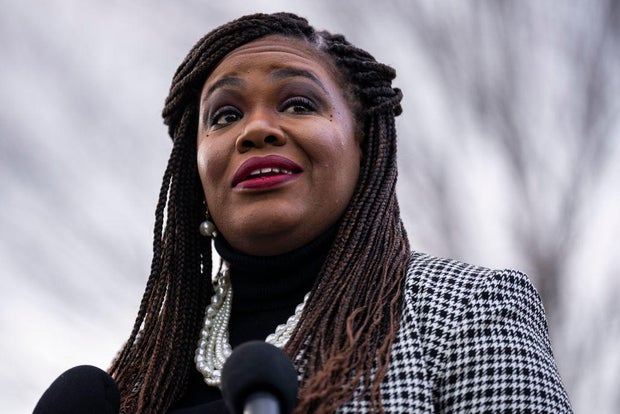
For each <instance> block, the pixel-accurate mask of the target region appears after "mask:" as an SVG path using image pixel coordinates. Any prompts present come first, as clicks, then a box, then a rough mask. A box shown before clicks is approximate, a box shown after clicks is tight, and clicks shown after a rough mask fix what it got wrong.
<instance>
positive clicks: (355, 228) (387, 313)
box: [110, 13, 409, 413]
mask: <svg viewBox="0 0 620 414" xmlns="http://www.w3.org/2000/svg"><path fill="white" fill-rule="evenodd" d="M273 34H279V35H284V36H288V37H293V38H297V39H301V40H303V41H306V42H308V43H309V44H311V45H314V46H315V47H316V48H317V49H318V50H319V51H321V52H322V53H325V54H326V55H327V56H328V57H329V58H330V59H331V61H333V62H334V64H335V66H336V68H337V69H338V72H339V74H340V75H341V76H340V77H341V79H340V84H341V85H342V86H343V87H344V88H345V93H347V94H349V95H351V96H352V97H353V98H352V99H351V101H352V105H353V106H354V108H353V109H354V110H355V112H356V117H357V121H358V124H360V125H361V133H362V135H363V142H362V152H363V155H362V163H361V168H360V177H359V181H358V184H357V188H356V191H355V194H354V195H353V197H352V199H351V201H350V203H349V206H348V208H347V210H346V212H345V213H344V216H343V218H342V220H341V224H340V228H339V232H338V236H337V237H336V240H335V241H334V244H333V246H332V247H331V249H330V252H329V254H328V257H327V259H326V261H325V263H324V265H323V268H322V269H321V272H320V274H319V275H318V277H317V280H316V282H315V286H314V288H313V289H312V292H311V294H310V297H309V299H308V302H307V304H306V307H305V309H304V312H303V315H302V317H301V323H300V325H299V326H298V327H297V329H296V330H295V332H294V333H293V336H292V337H291V339H290V341H289V342H288V344H287V345H286V347H285V350H286V351H287V352H288V353H289V355H291V356H292V357H294V358H296V359H295V360H296V362H297V364H298V365H299V367H298V368H299V369H300V371H301V372H302V383H301V391H300V401H299V404H298V406H297V408H296V412H298V413H304V412H310V411H316V412H331V411H334V410H335V409H336V408H338V407H339V406H341V405H342V404H343V403H345V402H347V401H349V400H351V399H352V398H355V397H357V398H363V397H364V395H368V396H369V402H370V404H371V409H373V411H383V409H382V406H381V395H380V385H381V382H382V380H383V378H384V377H385V375H386V372H387V368H388V364H389V355H390V349H391V346H392V343H393V341H394V338H395V337H396V332H397V329H398V324H399V315H400V311H401V306H402V292H401V289H402V286H403V283H404V277H405V274H406V269H407V265H408V260H409V244H408V241H407V237H406V234H405V230H404V227H403V225H402V222H401V220H400V212H399V208H398V201H397V199H396V188H395V187H396V177H397V169H396V130H395V124H394V117H395V115H398V114H400V112H401V107H400V103H399V102H400V99H401V97H402V94H401V93H400V91H399V90H398V89H394V88H392V86H391V81H392V79H393V78H394V76H395V72H394V70H393V69H392V68H390V67H388V66H386V65H383V64H380V63H378V62H377V61H376V60H375V59H374V58H373V57H372V56H371V55H370V54H368V53H367V52H365V51H363V50H361V49H358V48H356V47H354V46H352V45H351V44H349V43H348V42H347V41H346V40H345V38H344V37H343V36H341V35H332V34H329V33H327V32H315V31H314V29H313V28H312V27H311V26H309V25H308V22H307V21H306V20H305V19H303V18H300V17H297V16H295V15H293V14H287V13H276V14H272V15H267V14H256V15H251V16H245V17H242V18H240V19H237V20H234V21H232V22H230V23H228V24H226V25H224V26H221V27H220V28H218V29H215V30H214V31H212V32H211V33H209V34H207V35H206V36H204V37H203V38H202V39H200V40H199V41H198V43H197V44H196V45H195V46H194V48H193V49H192V50H191V51H190V53H189V54H188V55H187V57H186V58H185V60H184V61H183V63H182V64H181V65H180V66H179V68H178V69H177V71H176V73H175V75H174V77H173V81H172V86H171V88H170V93H169V95H168V98H167V99H166V104H165V107H164V110H163V112H162V115H163V118H164V121H165V123H166V124H167V125H168V129H169V134H170V136H171V137H172V138H173V148H172V153H171V156H170V159H169V162H168V166H167V168H166V171H165V173H164V178H163V182H162V188H161V191H160V195H159V200H158V204H157V209H156V214H155V229H154V241H153V261H152V265H151V274H150V276H149V280H148V282H147V286H146V290H145V293H144V296H143V299H142V303H141V305H140V309H139V311H138V317H137V319H136V322H135V325H134V328H133V330H132V333H131V335H130V337H129V340H128V341H127V343H126V345H125V346H124V347H123V349H122V350H121V352H120V353H119V355H118V356H117V358H116V360H115V361H114V363H113V365H112V367H111V368H110V372H111V374H112V375H113V376H114V378H115V379H116V381H117V383H118V385H119V388H120V391H121V401H122V406H121V411H122V412H125V413H146V412H165V411H167V409H168V408H169V407H170V405H171V404H172V403H173V402H174V401H176V400H177V399H178V398H179V397H180V396H181V395H182V393H183V390H184V389H185V388H186V385H187V381H188V377H189V373H190V372H191V371H190V370H191V369H193V363H192V360H193V354H194V348H195V342H196V339H197V337H198V332H199V330H200V325H201V321H202V317H203V312H204V309H205V307H206V305H207V300H208V298H209V296H210V294H211V285H210V275H211V255H212V251H211V244H210V243H209V242H208V241H207V239H205V238H201V237H200V236H199V234H198V231H197V229H198V225H199V223H200V221H201V220H202V215H203V213H204V205H203V203H204V195H203V193H202V189H201V185H200V178H199V176H198V169H197V165H196V133H197V126H198V115H197V113H198V100H199V96H200V91H201V89H202V87H203V85H204V82H205V81H206V79H207V78H208V76H209V74H210V73H211V72H212V71H213V69H214V68H215V66H216V65H217V64H218V63H219V62H220V61H221V60H222V59H223V58H224V57H225V56H226V55H227V54H228V53H230V52H231V51H233V50H234V49H236V48H238V47H239V46H241V45H243V44H246V43H248V42H251V41H252V40H255V39H258V38H260V37H263V36H267V35H273ZM164 219H165V220H166V223H165V227H164ZM360 386H361V392H359V391H358V390H359V387H360Z"/></svg>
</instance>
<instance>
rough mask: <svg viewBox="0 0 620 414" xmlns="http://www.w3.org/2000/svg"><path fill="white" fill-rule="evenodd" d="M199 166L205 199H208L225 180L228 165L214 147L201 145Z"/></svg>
mask: <svg viewBox="0 0 620 414" xmlns="http://www.w3.org/2000/svg"><path fill="white" fill-rule="evenodd" d="M197 164H198V174H199V175H200V181H201V182H202V188H203V191H204V193H205V197H208V194H209V193H211V194H212V193H214V191H215V189H216V188H217V184H218V182H221V180H222V179H223V178H224V174H225V172H226V165H227V163H226V161H225V157H224V154H223V153H222V151H221V150H219V149H218V148H217V147H216V146H214V145H210V144H209V143H205V142H203V143H199V145H198V152H197ZM207 201H208V200H207Z"/></svg>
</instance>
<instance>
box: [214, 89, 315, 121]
mask: <svg viewBox="0 0 620 414" xmlns="http://www.w3.org/2000/svg"><path fill="white" fill-rule="evenodd" d="M299 107H301V108H303V110H302V111H297V110H293V111H292V112H290V113H293V114H304V113H309V112H316V111H317V110H318V107H317V105H316V104H315V103H314V102H313V101H312V100H310V99H308V98H306V97H303V96H295V97H293V98H290V99H287V100H286V101H284V102H283V103H282V105H280V107H279V108H278V111H279V112H286V111H287V110H288V109H290V108H299ZM230 115H233V116H237V119H235V120H232V121H229V122H225V123H220V121H222V118H223V117H227V116H230ZM241 118H243V113H242V112H241V111H240V110H239V109H237V108H236V107H234V106H232V105H226V106H223V107H221V108H219V109H217V110H216V111H215V112H214V113H213V114H212V115H211V116H210V117H209V126H210V127H216V128H222V127H225V126H228V125H230V124H232V123H233V122H235V121H238V120H239V119H241Z"/></svg>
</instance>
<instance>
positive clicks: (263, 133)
mask: <svg viewBox="0 0 620 414" xmlns="http://www.w3.org/2000/svg"><path fill="white" fill-rule="evenodd" d="M276 117H277V115H276V114H270V113H268V111H266V110H260V111H256V112H255V113H252V114H246V123H245V126H244V128H243V131H242V132H241V134H240V135H239V136H238V137H237V141H236V142H235V146H236V148H237V151H239V152H241V153H243V152H246V151H249V150H250V149H252V148H264V147H266V146H269V145H274V146H281V145H284V144H285V143H286V136H285V134H284V132H283V131H282V129H281V128H280V126H279V124H278V122H277V120H276V119H275V118H276Z"/></svg>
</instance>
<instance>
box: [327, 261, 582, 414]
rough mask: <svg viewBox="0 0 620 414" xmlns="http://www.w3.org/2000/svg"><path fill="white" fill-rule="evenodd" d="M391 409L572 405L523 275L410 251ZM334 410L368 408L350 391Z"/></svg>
mask: <svg viewBox="0 0 620 414" xmlns="http://www.w3.org/2000/svg"><path fill="white" fill-rule="evenodd" d="M381 393H382V401H383V407H384V409H385V411H386V412H388V413H403V414H405V413H407V414H410V413H482V412H485V413H487V412H505V413H513V412H514V413H516V412H519V413H570V412H572V411H571V407H570V403H569V401H568V396H567V395H566V392H565V391H564V388H563V386H562V382H561V380H560V376H559V374H558V371H557V368H556V365H555V361H554V359H553V354H552V351H551V346H550V343H549V337H548V334H547V324H546V320H545V314H544V310H543V307H542V304H541V301H540V298H539V296H538V293H537V292H536V290H535V289H534V287H533V286H532V284H531V283H530V281H529V279H528V278H527V276H525V275H524V274H522V273H519V272H515V271H511V270H503V271H495V270H490V269H485V268H481V267H476V266H472V265H468V264H464V263H460V262H457V261H454V260H449V259H438V258H435V257H432V256H429V255H425V254H421V253H413V254H412V256H411V263H410V266H409V271H408V275H407V280H406V285H405V300H404V305H403V314H402V319H401V325H400V328H399V332H398V335H397V337H396V339H395V342H394V344H393V346H392V352H391V357H390V366H389V370H388V373H387V375H386V377H385V378H384V381H383V383H382V385H381ZM339 412H341V413H353V412H369V406H368V401H367V400H365V399H363V398H362V399H361V400H359V399H355V400H353V401H352V402H350V403H348V404H347V405H345V406H343V407H342V408H341V409H340V410H339Z"/></svg>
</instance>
